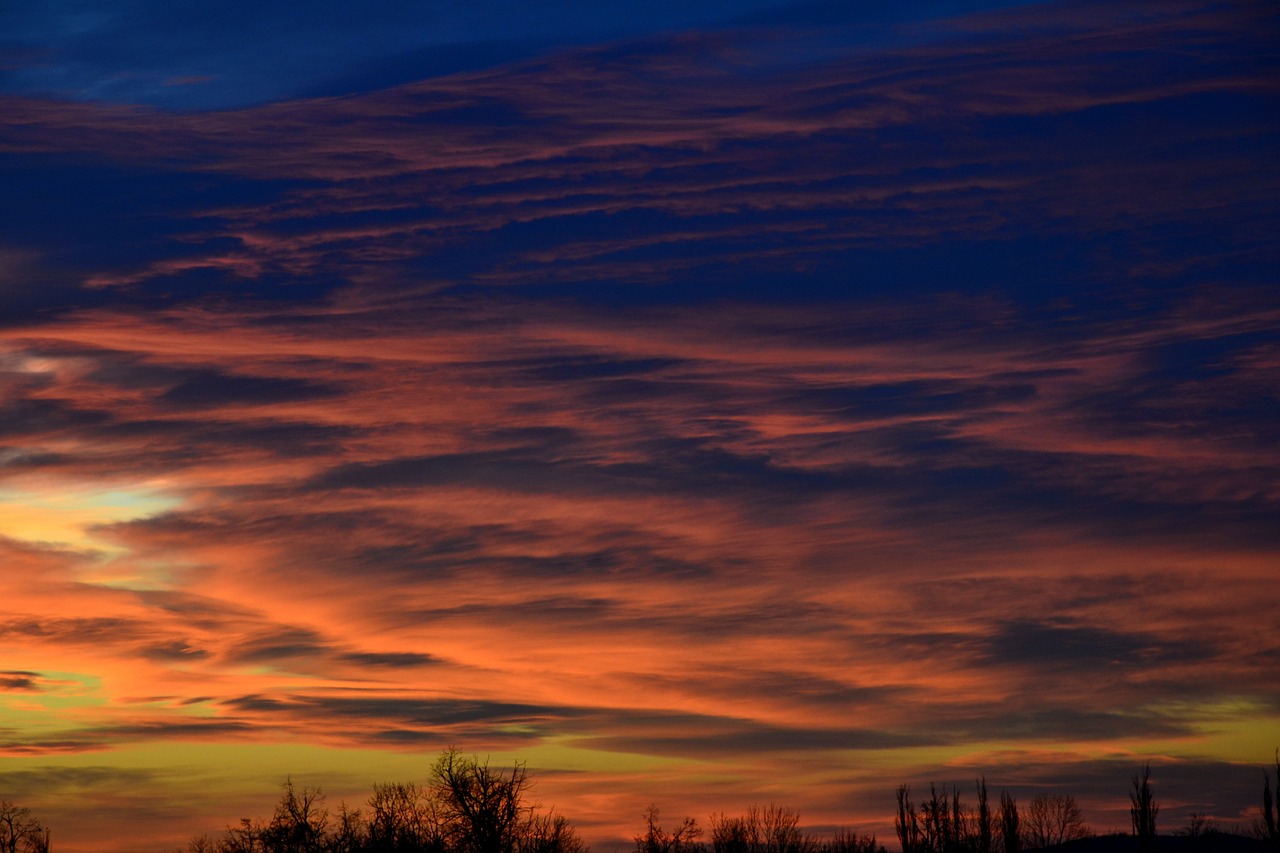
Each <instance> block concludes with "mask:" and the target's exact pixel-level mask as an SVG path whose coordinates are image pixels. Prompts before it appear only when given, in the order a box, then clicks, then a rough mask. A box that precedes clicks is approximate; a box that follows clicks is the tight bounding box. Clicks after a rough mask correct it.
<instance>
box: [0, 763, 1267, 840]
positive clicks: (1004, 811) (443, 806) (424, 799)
mask: <svg viewBox="0 0 1280 853" xmlns="http://www.w3.org/2000/svg"><path fill="white" fill-rule="evenodd" d="M1275 780H1276V787H1277V789H1280V749H1277V751H1276V757H1275ZM529 786H530V780H529V776H528V773H527V772H526V769H525V766H524V765H523V764H521V763H516V764H515V765H514V766H513V767H511V768H509V769H508V768H494V767H491V766H490V764H489V762H488V761H487V760H486V761H483V762H482V761H480V760H479V759H478V758H476V757H467V756H465V755H463V754H462V753H461V752H460V751H458V750H457V749H453V748H450V749H447V750H445V751H444V752H442V753H441V754H440V756H439V758H438V759H437V760H436V762H435V764H434V765H433V766H432V768H431V771H430V774H429V777H428V781H427V782H426V783H425V784H423V785H417V784H414V783H387V784H378V785H375V786H374V789H373V794H372V795H371V796H370V797H369V798H368V800H367V801H366V802H365V803H364V804H363V805H362V806H361V807H359V808H355V809H352V808H348V807H347V805H346V804H345V803H342V804H340V805H339V806H338V808H337V810H336V811H334V810H331V809H330V808H329V807H328V806H327V804H326V801H325V797H324V795H323V793H322V792H321V791H320V790H319V789H316V788H311V787H306V786H303V787H298V786H296V785H294V783H293V781H292V780H291V779H290V780H287V781H286V782H285V783H284V786H283V791H282V793H281V796H280V799H279V801H278V802H277V804H276V807H275V812H274V813H273V814H272V816H271V817H270V818H269V819H265V820H264V819H253V818H242V819H241V821H240V823H239V825H238V826H233V827H228V828H227V829H226V831H225V832H224V833H222V834H221V835H200V836H196V837H194V838H192V839H191V840H190V842H189V843H188V844H187V845H186V846H185V847H183V848H180V849H179V851H178V853H588V847H587V845H586V844H585V843H584V842H583V841H582V839H581V838H580V837H579V836H578V833H577V831H576V830H575V829H574V827H573V825H572V824H571V823H570V822H569V820H568V819H567V818H566V817H565V816H563V815H560V814H557V813H556V812H555V811H554V809H544V808H543V807H542V806H541V804H537V803H532V802H530V801H529V797H528V795H529ZM896 797H897V813H896V815H895V819H894V828H895V831H896V834H897V841H898V845H899V847H900V849H901V850H902V853H1021V851H1024V850H1044V851H1058V852H1060V853H1200V851H1213V852H1214V853H1218V852H1219V851H1220V853H1255V851H1257V853H1263V851H1280V819H1278V817H1277V814H1276V805H1277V804H1276V798H1275V795H1274V794H1273V788H1272V776H1271V774H1270V773H1268V772H1267V771H1264V772H1263V789H1262V802H1261V808H1260V809H1259V814H1258V817H1257V818H1256V819H1255V820H1254V823H1253V825H1252V826H1251V827H1250V829H1249V835H1242V834H1239V833H1234V832H1223V831H1220V830H1219V829H1218V828H1217V827H1216V826H1215V825H1214V823H1213V821H1212V820H1210V819H1207V818H1205V817H1204V816H1203V815H1198V814H1193V815H1192V816H1191V819H1190V820H1189V821H1188V822H1187V824H1186V825H1185V826H1183V827H1182V828H1181V829H1179V830H1176V831H1175V832H1174V833H1173V834H1161V833H1159V831H1158V823H1157V821H1158V817H1159V813H1160V807H1159V803H1158V802H1157V800H1156V796H1155V791H1154V790H1153V788H1152V785H1151V769H1150V765H1147V766H1145V767H1143V768H1142V771H1141V772H1140V773H1138V774H1135V775H1134V776H1133V777H1132V789H1131V791H1130V793H1129V800H1130V816H1131V819H1132V833H1131V834H1118V833H1117V834H1109V835H1096V834H1094V833H1093V832H1092V831H1091V830H1090V828H1089V826H1088V824H1087V823H1086V822H1085V820H1084V817H1083V813H1082V812H1081V809H1080V807H1079V805H1078V804H1077V803H1076V800H1075V798H1074V797H1072V796H1071V795H1069V794H1047V793H1046V794H1040V795H1037V796H1036V797H1034V798H1032V799H1031V800H1029V801H1028V802H1027V803H1025V804H1024V805H1022V806H1019V804H1018V802H1017V800H1016V799H1015V798H1014V797H1013V796H1011V795H1010V794H1009V793H1008V792H1007V791H1001V793H1000V799H999V805H998V807H997V808H993V806H992V801H991V799H990V794H989V792H988V789H987V784H986V779H985V778H980V779H978V780H976V782H975V785H974V799H973V805H969V804H968V803H967V802H966V799H965V796H964V795H963V794H962V792H961V790H960V789H959V788H958V787H956V786H951V787H950V788H949V789H948V788H947V787H945V786H944V787H943V788H941V789H939V788H938V787H937V786H936V785H930V786H929V795H928V797H927V798H924V797H922V798H921V799H920V802H919V803H918V804H917V803H916V802H915V801H913V799H912V794H911V788H910V786H908V785H900V786H898V788H897V791H896ZM641 819H642V821H643V824H642V826H641V828H640V832H639V833H638V834H637V835H635V836H634V841H635V848H634V850H635V853H887V848H886V847H885V845H884V844H882V843H881V842H880V841H878V840H877V839H876V837H875V836H874V835H865V836H864V835H859V834H858V833H855V832H850V831H844V830H841V831H837V832H836V833H835V834H834V835H832V836H830V837H819V836H817V835H814V834H813V833H810V832H809V831H807V830H805V829H804V828H802V827H801V825H800V815H799V814H798V813H797V812H796V811H794V810H793V809H790V808H787V807H785V806H778V805H774V804H769V805H768V806H760V805H752V806H750V807H748V809H747V811H746V812H745V813H744V814H741V815H727V814H723V813H720V814H713V815H711V816H710V819H709V821H708V824H707V827H706V830H704V828H703V827H702V826H701V825H699V823H698V821H697V819H696V818H693V817H688V816H685V817H682V818H680V819H678V820H676V821H665V823H666V826H665V827H664V825H663V823H664V821H663V818H662V815H661V813H660V811H659V809H658V807H657V806H656V805H651V806H650V807H649V808H648V810H647V811H646V812H645V813H644V814H643V815H642V816H641ZM51 835H52V833H51V831H50V829H49V828H48V827H46V826H44V825H43V824H42V823H41V822H40V820H39V819H38V818H37V817H36V816H35V815H34V814H32V812H31V810H30V809H28V808H26V807H23V806H21V805H18V804H12V803H9V802H0V853H50V851H51V850H52V849H55V848H54V846H53V845H52V844H51Z"/></svg>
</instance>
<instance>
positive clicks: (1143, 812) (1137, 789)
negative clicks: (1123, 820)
mask: <svg viewBox="0 0 1280 853" xmlns="http://www.w3.org/2000/svg"><path fill="white" fill-rule="evenodd" d="M1129 803H1130V806H1129V816H1130V818H1132V820H1133V834H1134V835H1136V836H1138V837H1139V838H1141V839H1142V840H1143V846H1144V847H1147V846H1150V845H1151V844H1152V843H1154V840H1155V837H1156V815H1157V814H1159V813H1160V806H1158V805H1157V804H1156V800H1155V797H1154V796H1153V795H1152V793H1151V765H1150V764H1149V763H1148V764H1146V765H1144V766H1143V768H1142V775H1140V776H1139V775H1136V774H1135V775H1134V777H1133V790H1132V791H1130V792H1129Z"/></svg>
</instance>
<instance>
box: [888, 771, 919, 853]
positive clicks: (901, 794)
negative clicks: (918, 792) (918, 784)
mask: <svg viewBox="0 0 1280 853" xmlns="http://www.w3.org/2000/svg"><path fill="white" fill-rule="evenodd" d="M893 828H894V829H895V830H896V831H897V833H898V843H899V844H901V845H902V853H917V851H918V850H920V821H919V819H918V818H916V807H915V806H914V805H913V804H912V802H911V788H910V787H908V786H906V785H899V786H898V813H897V815H895V816H894V818H893Z"/></svg>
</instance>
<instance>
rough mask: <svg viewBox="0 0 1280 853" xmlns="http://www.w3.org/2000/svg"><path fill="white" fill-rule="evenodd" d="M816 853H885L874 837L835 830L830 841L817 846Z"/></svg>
mask: <svg viewBox="0 0 1280 853" xmlns="http://www.w3.org/2000/svg"><path fill="white" fill-rule="evenodd" d="M818 853H885V849H884V845H883V844H877V843H876V837H875V835H859V834H858V833H856V832H850V831H848V830H844V829H837V830H836V833H835V835H833V836H832V837H831V840H830V841H825V842H823V843H822V844H820V845H819V846H818Z"/></svg>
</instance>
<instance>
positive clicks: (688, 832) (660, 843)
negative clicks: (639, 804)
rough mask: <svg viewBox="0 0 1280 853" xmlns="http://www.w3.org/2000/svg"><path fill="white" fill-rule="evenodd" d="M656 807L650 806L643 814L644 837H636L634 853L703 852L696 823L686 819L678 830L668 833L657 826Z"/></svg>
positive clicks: (699, 830) (699, 829)
mask: <svg viewBox="0 0 1280 853" xmlns="http://www.w3.org/2000/svg"><path fill="white" fill-rule="evenodd" d="M658 817H659V815H658V807H657V806H656V805H651V806H649V808H648V809H647V810H646V811H645V813H644V823H645V831H644V835H637V836H636V837H635V840H636V853H702V851H704V850H705V848H704V847H703V845H702V844H700V843H699V842H698V838H699V837H701V835H702V828H701V827H700V826H698V821H697V820H695V819H694V818H691V817H686V818H685V819H684V821H683V822H682V823H681V824H680V826H679V828H677V829H673V830H671V831H670V832H667V831H666V830H664V829H663V828H662V827H661V826H660V825H659V824H658Z"/></svg>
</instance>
